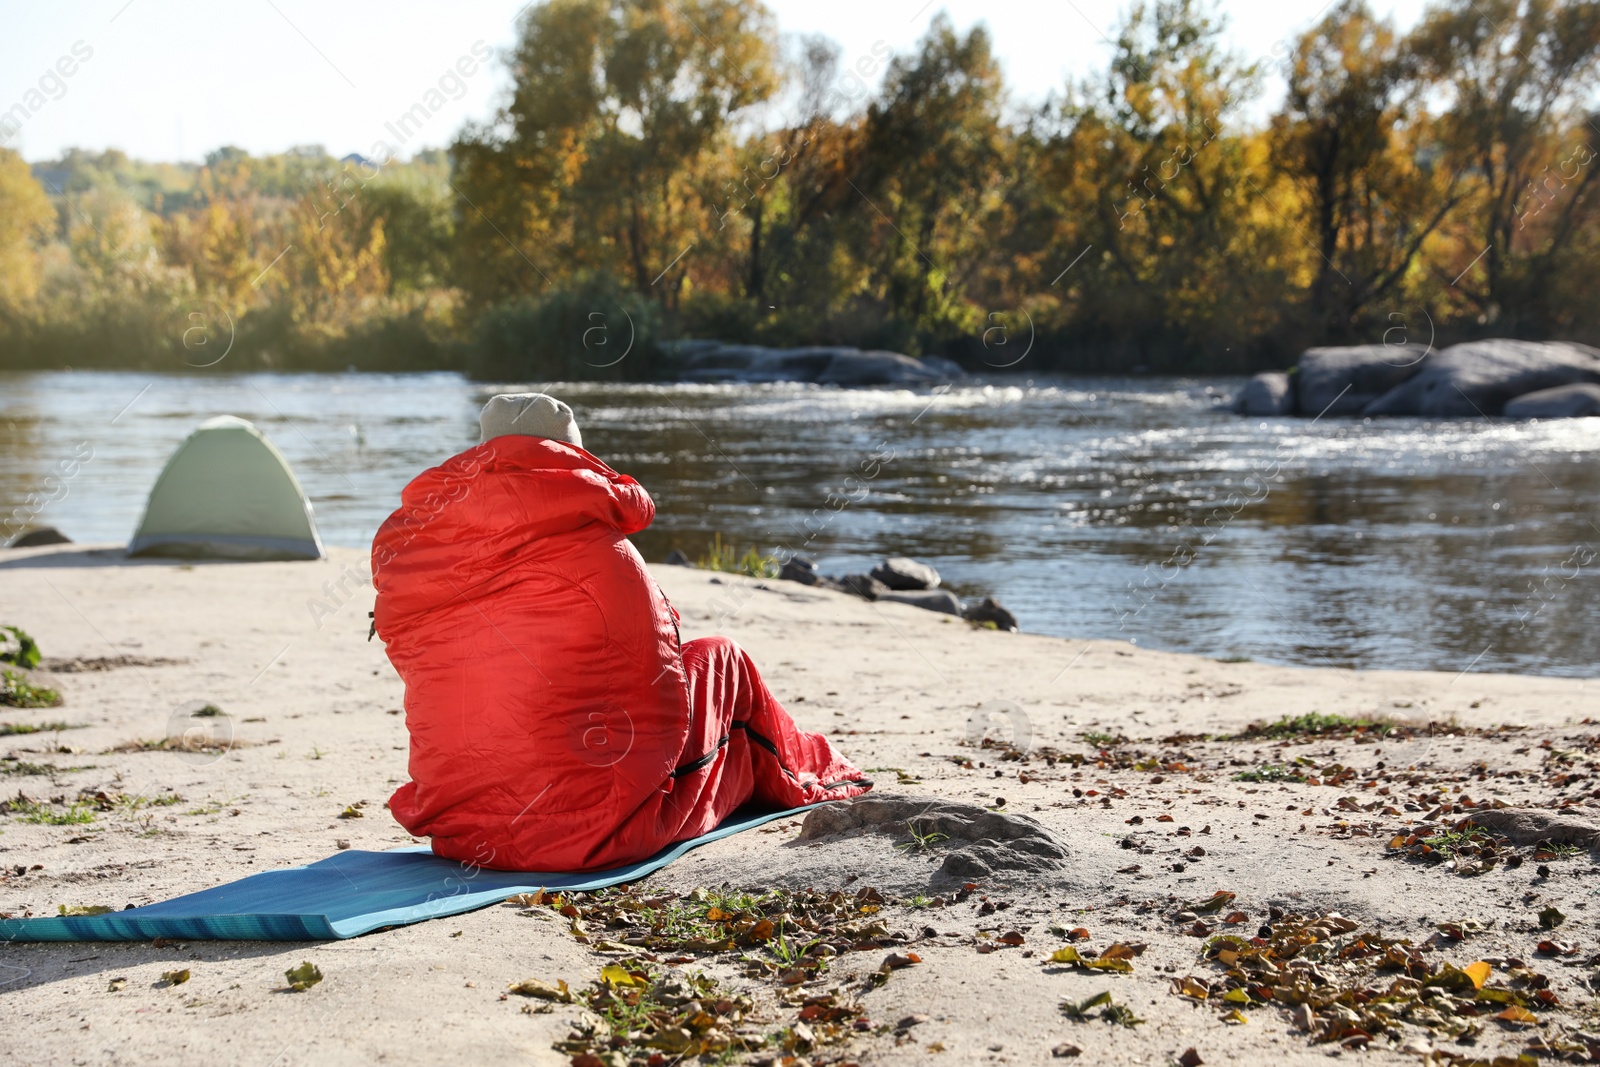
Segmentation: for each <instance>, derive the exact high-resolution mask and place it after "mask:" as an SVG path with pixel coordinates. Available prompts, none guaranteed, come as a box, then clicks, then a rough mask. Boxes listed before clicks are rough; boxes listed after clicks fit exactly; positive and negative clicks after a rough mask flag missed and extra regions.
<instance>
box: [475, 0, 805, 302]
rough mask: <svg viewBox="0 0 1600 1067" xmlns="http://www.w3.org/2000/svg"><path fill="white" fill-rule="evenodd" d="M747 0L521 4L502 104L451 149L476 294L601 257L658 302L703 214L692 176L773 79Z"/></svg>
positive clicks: (536, 283)
mask: <svg viewBox="0 0 1600 1067" xmlns="http://www.w3.org/2000/svg"><path fill="white" fill-rule="evenodd" d="M774 36H775V33H774V29H773V25H772V19H771V15H770V14H769V13H768V11H767V10H766V8H765V7H764V6H763V5H761V4H760V3H759V2H758V0H681V2H677V0H551V2H550V3H546V4H541V5H538V6H535V7H532V8H530V9H529V11H528V13H527V15H526V16H525V17H524V21H523V24H522V29H521V36H520V39H519V41H518V43H517V45H516V47H515V50H514V52H513V54H512V56H511V67H512V76H513V81H514V85H513V89H512V95H511V100H510V102H509V103H508V104H507V105H506V106H505V108H504V109H503V110H502V111H501V113H500V114H499V115H498V116H497V118H496V120H495V121H494V122H492V123H490V124H486V125H483V126H475V127H471V128H469V129H468V130H467V131H466V132H465V133H464V134H463V135H462V137H461V138H460V139H459V140H458V142H457V143H456V145H455V146H454V148H453V155H454V156H455V158H456V160H457V174H456V178H455V181H456V184H457V187H458V189H459V191H460V193H461V194H462V196H463V198H464V199H465V200H466V201H467V203H466V204H464V205H463V206H462V207H461V208H460V211H459V217H460V225H459V229H458V232H459V234H460V239H461V241H462V242H463V245H464V246H465V247H469V248H471V249H473V250H474V252H473V259H474V260H475V261H476V262H474V263H472V264H471V269H470V271H469V272H468V273H467V274H466V279H465V280H466V282H467V286H468V288H469V289H470V291H471V292H472V294H473V295H474V296H475V297H477V298H478V299H479V300H485V299H498V298H503V297H504V296H507V295H511V294H515V293H525V292H531V291H535V290H537V289H538V288H540V287H541V286H542V285H544V284H546V283H548V282H550V281H551V280H552V279H555V278H558V277H560V276H562V275H563V274H566V273H569V272H571V273H579V272H582V271H587V270H600V271H604V272H606V273H609V274H611V275H612V276H614V277H617V278H621V279H626V280H627V282H628V284H629V285H630V286H631V287H632V288H634V289H635V290H637V291H638V292H641V293H653V294H655V295H657V296H658V298H659V299H662V300H663V301H666V302H670V301H672V300H674V299H675V297H676V295H677V294H678V293H679V292H681V290H682V287H683V285H684V284H685V282H686V280H687V279H688V278H689V276H690V273H691V272H692V271H693V269H694V260H693V257H692V256H691V252H692V250H693V248H694V246H695V244H696V243H698V242H699V241H700V240H701V239H703V238H705V237H706V224H707V220H708V217H709V214H710V213H709V211H708V210H707V205H704V204H703V203H702V202H701V199H700V196H699V195H698V192H697V183H696V182H695V180H694V176H695V175H696V174H697V172H698V171H700V169H701V168H702V167H703V166H704V164H705V161H706V157H707V156H708V154H710V153H711V152H712V151H713V150H714V149H715V148H716V147H717V146H718V145H719V144H720V143H721V142H722V140H723V139H724V138H725V137H726V136H727V135H728V133H729V131H730V129H732V127H733V126H734V125H735V124H736V123H737V122H739V120H740V118H741V116H742V115H743V114H744V113H745V112H746V111H747V110H748V109H749V108H751V107H752V106H754V105H756V104H758V103H760V102H761V101H763V100H765V99H767V98H768V97H769V96H771V94H772V92H773V90H774V88H775V85H776V80H775V73H774V63H773V43H772V42H773V38H774Z"/></svg>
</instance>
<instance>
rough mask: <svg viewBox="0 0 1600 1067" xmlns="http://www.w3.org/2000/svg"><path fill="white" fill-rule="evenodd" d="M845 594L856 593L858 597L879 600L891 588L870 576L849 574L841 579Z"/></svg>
mask: <svg viewBox="0 0 1600 1067" xmlns="http://www.w3.org/2000/svg"><path fill="white" fill-rule="evenodd" d="M839 582H840V584H841V585H842V586H843V587H844V590H845V592H847V593H854V594H855V595H856V596H860V597H866V598H867V599H868V600H877V599H878V598H879V597H880V596H882V595H883V594H885V593H887V592H888V591H889V587H888V586H886V585H884V584H883V583H882V582H880V581H878V579H876V578H874V577H873V576H872V575H870V574H847V575H845V576H844V577H843V578H841V579H839Z"/></svg>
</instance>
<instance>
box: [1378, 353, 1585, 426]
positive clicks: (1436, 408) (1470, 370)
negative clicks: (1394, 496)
mask: <svg viewBox="0 0 1600 1067" xmlns="http://www.w3.org/2000/svg"><path fill="white" fill-rule="evenodd" d="M1582 382H1591V383H1597V384H1600V350H1596V349H1593V348H1590V347H1589V346H1588V345H1579V344H1572V343H1571V342H1567V341H1505V340H1491V341H1468V342H1467V343H1465V344H1459V345H1451V346H1450V347H1449V348H1446V349H1445V350H1444V351H1442V352H1436V353H1434V354H1433V355H1432V356H1429V357H1428V360H1427V362H1426V365H1425V366H1424V367H1423V368H1422V371H1421V372H1420V373H1418V374H1417V375H1416V376H1415V377H1413V378H1411V379H1409V380H1408V381H1406V382H1405V383H1404V384H1402V385H1399V386H1396V387H1395V388H1393V389H1391V390H1389V392H1387V393H1385V394H1384V395H1383V396H1381V397H1379V398H1378V399H1377V400H1374V401H1373V402H1372V403H1371V404H1369V405H1367V407H1366V409H1365V410H1364V411H1363V412H1362V414H1365V415H1421V416H1424V417H1428V418H1441V417H1449V416H1467V417H1471V416H1475V415H1500V414H1503V413H1504V412H1505V408H1506V404H1507V403H1509V402H1510V401H1511V400H1514V399H1515V398H1517V397H1520V396H1525V395H1527V394H1528V393H1534V392H1539V391H1541V390H1546V389H1554V388H1556V387H1557V386H1562V385H1575V384H1578V383H1582Z"/></svg>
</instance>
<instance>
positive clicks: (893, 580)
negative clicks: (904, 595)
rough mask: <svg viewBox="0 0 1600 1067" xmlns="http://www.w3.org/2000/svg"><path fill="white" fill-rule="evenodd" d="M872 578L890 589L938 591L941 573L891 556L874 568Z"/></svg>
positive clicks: (910, 560) (900, 557) (922, 564)
mask: <svg viewBox="0 0 1600 1067" xmlns="http://www.w3.org/2000/svg"><path fill="white" fill-rule="evenodd" d="M872 576H873V577H874V578H876V579H878V581H880V582H882V583H883V584H884V585H886V586H888V587H889V588H890V589H894V590H913V589H937V588H938V586H939V572H938V571H936V570H934V569H933V568H932V567H930V566H928V565H927V564H926V563H918V562H917V561H916V560H914V559H907V558H906V557H905V556H890V557H889V558H888V559H886V560H884V561H883V562H882V563H880V564H878V565H877V566H876V567H874V568H872Z"/></svg>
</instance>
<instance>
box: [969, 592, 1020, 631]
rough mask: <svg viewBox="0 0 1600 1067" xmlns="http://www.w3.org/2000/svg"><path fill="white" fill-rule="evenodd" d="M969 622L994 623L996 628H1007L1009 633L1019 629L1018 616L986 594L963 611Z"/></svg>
mask: <svg viewBox="0 0 1600 1067" xmlns="http://www.w3.org/2000/svg"><path fill="white" fill-rule="evenodd" d="M961 615H962V617H963V618H965V619H966V620H967V621H968V622H976V623H985V622H992V623H994V628H995V629H996V630H1005V631H1006V632H1007V633H1016V632H1017V631H1018V626H1017V617H1016V616H1015V615H1013V614H1011V612H1009V611H1007V610H1006V609H1005V608H1003V607H1001V606H1000V602H999V601H998V600H996V599H995V598H994V597H992V596H986V597H984V598H983V599H982V600H980V601H978V602H977V603H976V604H973V605H971V606H970V607H968V608H967V609H966V610H965V611H963V612H962V613H961Z"/></svg>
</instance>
